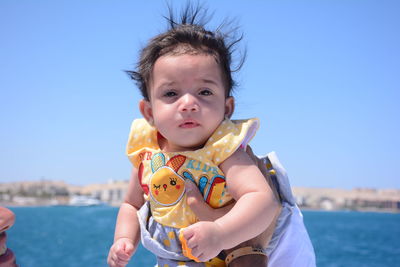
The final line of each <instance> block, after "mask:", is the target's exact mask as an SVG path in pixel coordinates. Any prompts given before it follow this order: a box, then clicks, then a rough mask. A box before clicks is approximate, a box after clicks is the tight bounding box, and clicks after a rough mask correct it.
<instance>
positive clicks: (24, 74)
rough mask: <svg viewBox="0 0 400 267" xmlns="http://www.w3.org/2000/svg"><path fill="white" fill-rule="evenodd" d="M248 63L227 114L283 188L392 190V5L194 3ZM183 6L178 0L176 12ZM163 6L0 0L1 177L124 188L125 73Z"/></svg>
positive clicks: (397, 40) (133, 104)
mask: <svg viewBox="0 0 400 267" xmlns="http://www.w3.org/2000/svg"><path fill="white" fill-rule="evenodd" d="M205 2H207V6H208V7H209V9H210V10H212V11H215V13H214V19H213V20H212V22H211V23H210V28H212V27H213V26H215V25H217V24H218V23H219V22H221V21H222V19H223V18H224V17H226V16H229V17H233V18H237V21H238V23H239V24H240V25H241V29H242V31H243V32H244V42H243V43H242V44H243V45H244V46H246V47H247V50H248V57H247V61H246V63H245V65H244V66H243V68H242V70H241V71H240V72H239V73H238V74H237V75H236V79H237V80H238V82H239V86H238V88H237V90H236V93H235V97H236V111H235V115H234V118H247V117H259V118H260V120H261V127H260V130H259V132H258V133H257V136H256V138H255V139H254V140H253V141H252V146H253V148H254V150H255V152H256V153H257V154H265V153H266V152H269V151H276V152H277V153H278V156H279V158H280V160H281V162H282V163H283V164H284V166H285V167H286V168H287V170H288V173H289V175H290V179H291V183H292V185H294V186H312V187H340V188H353V187H376V188H389V187H390V188H400V175H399V173H400V157H399V155H398V150H399V148H400V142H399V136H400V118H399V115H400V105H399V104H400V34H399V28H400V16H399V12H400V2H398V1H395V0H393V1H387V0H380V1H378V0H376V1H372V0H365V1H360V0H353V1H351V0H346V1H345V0H336V1H332V0H326V1H317V0H315V1H297V0H296V1H295V0H293V1H239V0H233V1H232V0H230V1H228V0H223V1H205ZM180 3H183V1H176V2H175V4H174V5H175V6H177V7H178V6H179V4H180ZM163 14H166V4H165V1H127V0H126V1H122V0H121V1H97V0H96V1H95V0H88V1H50V0H49V1H44V0H38V1H27V0H20V1H13V0H1V1H0V35H1V41H0V62H1V64H0V90H1V98H0V127H1V128H0V138H1V143H0V144H1V146H0V181H1V182H11V181H23V180H38V179H56V180H64V181H66V182H68V183H71V184H78V185H81V184H89V183H98V182H106V181H107V180H108V179H118V180H122V179H128V178H129V173H130V163H129V161H128V160H127V158H126V157H125V155H124V150H125V144H126V141H127V136H128V131H129V127H130V123H131V121H132V120H133V119H134V118H137V117H139V116H140V114H139V111H138V108H137V103H138V101H139V100H140V95H139V93H138V90H137V88H136V86H135V84H134V83H133V82H132V81H130V80H129V78H128V77H127V76H126V75H125V74H124V72H123V70H126V69H132V68H133V66H134V64H135V62H136V60H137V56H138V52H139V49H140V48H141V47H142V46H143V45H144V44H145V43H146V42H147V40H148V39H149V38H151V37H152V36H154V35H155V34H158V33H160V32H162V31H163V30H164V29H165V28H166V23H165V21H164V19H163V18H162V15H163Z"/></svg>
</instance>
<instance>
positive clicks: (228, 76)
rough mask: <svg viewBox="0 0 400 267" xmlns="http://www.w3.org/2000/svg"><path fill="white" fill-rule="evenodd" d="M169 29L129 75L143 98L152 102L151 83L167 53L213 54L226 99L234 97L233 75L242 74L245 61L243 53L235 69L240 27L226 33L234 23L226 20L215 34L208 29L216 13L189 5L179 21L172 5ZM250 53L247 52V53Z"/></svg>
mask: <svg viewBox="0 0 400 267" xmlns="http://www.w3.org/2000/svg"><path fill="white" fill-rule="evenodd" d="M168 10H169V15H168V16H167V17H165V18H166V19H167V21H168V24H169V25H168V26H169V27H168V30H167V31H166V32H164V33H161V34H159V35H157V36H155V37H154V38H152V39H151V40H150V41H149V43H148V44H147V45H146V46H145V47H144V48H143V49H142V50H141V52H140V59H139V62H138V63H137V66H136V70H132V71H129V70H128V71H126V73H127V74H128V75H129V76H130V77H131V78H132V79H133V80H134V81H136V83H137V85H138V87H139V89H140V91H141V94H142V96H143V97H144V98H145V99H146V100H149V92H148V84H149V81H150V78H151V75H152V71H153V67H154V64H155V62H156V60H157V59H158V58H159V57H161V56H163V55H167V54H173V55H176V54H207V55H212V56H213V57H214V58H215V60H216V62H217V63H218V65H219V66H220V68H221V73H222V76H223V81H224V85H225V87H226V97H228V96H231V94H232V90H233V88H234V87H235V85H236V83H235V81H234V80H233V78H232V72H235V71H238V70H239V69H240V68H241V66H242V65H243V62H244V60H245V54H246V53H243V55H242V57H241V59H240V60H239V63H238V64H237V67H236V68H235V69H232V54H233V53H234V52H235V51H236V50H235V47H236V45H237V44H238V43H239V42H240V40H242V38H243V35H242V34H240V35H238V34H237V33H238V28H237V27H235V28H231V29H230V30H226V28H229V27H230V26H231V24H232V21H228V20H224V21H223V22H222V23H221V25H220V26H219V27H218V28H217V29H216V30H214V31H209V30H206V28H205V25H206V24H207V23H208V22H209V21H210V19H211V17H212V14H211V15H209V14H208V10H207V9H206V8H204V6H201V5H199V4H197V5H193V4H191V3H188V4H186V6H185V7H184V8H183V9H182V11H181V15H180V18H176V16H175V14H174V12H173V9H172V8H171V6H168ZM244 52H246V51H244Z"/></svg>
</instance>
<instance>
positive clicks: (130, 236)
mask: <svg viewBox="0 0 400 267" xmlns="http://www.w3.org/2000/svg"><path fill="white" fill-rule="evenodd" d="M143 203H144V199H143V192H142V189H141V187H140V185H139V182H138V178H137V171H136V169H135V168H134V169H133V170H132V176H131V180H130V182H129V187H128V192H127V195H126V197H125V201H124V202H123V203H122V204H121V207H120V209H119V212H118V217H117V223H116V226H115V234H114V244H113V245H112V246H111V248H110V251H109V254H108V259H107V262H108V264H109V265H110V266H111V267H123V266H126V265H127V264H128V262H129V260H130V258H131V257H132V255H133V254H134V252H135V251H136V248H137V245H138V242H139V238H140V229H139V221H138V217H137V211H138V209H139V208H140V207H141V206H142V205H143Z"/></svg>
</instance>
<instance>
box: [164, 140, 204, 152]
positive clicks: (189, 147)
mask: <svg viewBox="0 0 400 267" xmlns="http://www.w3.org/2000/svg"><path fill="white" fill-rule="evenodd" d="M205 143H206V142H205V141H199V142H180V143H175V144H173V143H169V144H168V145H167V146H166V147H165V151H167V152H183V151H195V150H198V149H201V148H203V147H204V145H205Z"/></svg>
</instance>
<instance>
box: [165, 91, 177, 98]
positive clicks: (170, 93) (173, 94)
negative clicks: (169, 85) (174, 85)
mask: <svg viewBox="0 0 400 267" xmlns="http://www.w3.org/2000/svg"><path fill="white" fill-rule="evenodd" d="M176 95H177V94H176V93H175V92H174V91H167V92H165V93H164V96H166V97H174V96H176Z"/></svg>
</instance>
